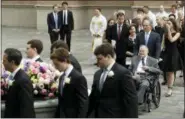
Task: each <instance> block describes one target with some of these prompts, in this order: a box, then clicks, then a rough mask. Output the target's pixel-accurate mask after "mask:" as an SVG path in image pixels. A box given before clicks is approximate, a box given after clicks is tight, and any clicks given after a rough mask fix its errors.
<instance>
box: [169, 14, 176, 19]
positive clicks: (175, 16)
mask: <svg viewBox="0 0 185 119" xmlns="http://www.w3.org/2000/svg"><path fill="white" fill-rule="evenodd" d="M171 16H173V17H174V18H175V19H176V16H175V15H174V14H169V16H168V17H169V18H170V17H171Z"/></svg>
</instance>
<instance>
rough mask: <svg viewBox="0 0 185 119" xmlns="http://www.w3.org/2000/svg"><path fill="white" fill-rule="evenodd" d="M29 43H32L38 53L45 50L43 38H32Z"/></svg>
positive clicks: (31, 45)
mask: <svg viewBox="0 0 185 119" xmlns="http://www.w3.org/2000/svg"><path fill="white" fill-rule="evenodd" d="M27 44H30V47H31V48H36V50H37V53H38V54H41V52H42V50H43V44H42V41H41V40H37V39H32V40H30V41H28V42H27Z"/></svg>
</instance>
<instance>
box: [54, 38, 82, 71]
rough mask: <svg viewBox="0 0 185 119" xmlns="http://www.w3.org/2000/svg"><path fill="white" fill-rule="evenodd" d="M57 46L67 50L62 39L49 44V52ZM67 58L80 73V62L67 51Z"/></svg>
mask: <svg viewBox="0 0 185 119" xmlns="http://www.w3.org/2000/svg"><path fill="white" fill-rule="evenodd" d="M57 48H64V49H66V50H69V48H68V46H67V44H66V43H65V42H64V41H61V40H60V41H55V42H54V43H53V44H52V46H51V53H52V52H53V51H54V50H55V49H57ZM69 60H70V62H71V64H72V65H73V67H74V68H75V69H76V70H77V71H79V72H80V73H82V68H81V66H80V63H79V62H78V60H77V59H76V58H75V56H74V55H73V54H71V53H70V52H69Z"/></svg>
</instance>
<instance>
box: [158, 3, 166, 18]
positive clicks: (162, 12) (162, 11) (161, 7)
mask: <svg viewBox="0 0 185 119" xmlns="http://www.w3.org/2000/svg"><path fill="white" fill-rule="evenodd" d="M156 17H161V18H162V17H168V13H167V12H166V11H165V10H164V6H163V5H161V6H160V12H158V13H157V14H156Z"/></svg>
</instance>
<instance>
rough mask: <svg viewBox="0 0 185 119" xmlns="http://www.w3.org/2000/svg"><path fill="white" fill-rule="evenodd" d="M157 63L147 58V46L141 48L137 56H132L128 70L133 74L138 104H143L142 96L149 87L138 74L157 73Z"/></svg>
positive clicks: (146, 81)
mask: <svg viewBox="0 0 185 119" xmlns="http://www.w3.org/2000/svg"><path fill="white" fill-rule="evenodd" d="M158 68H159V67H158V61H157V59H154V58H152V57H150V56H148V48H147V46H144V45H143V46H141V47H140V50H139V55H138V56H134V57H133V58H132V61H131V65H130V67H129V69H130V70H131V71H132V73H133V74H134V76H133V78H134V79H135V82H136V85H137V87H138V103H139V104H143V101H144V95H145V92H146V89H147V88H148V87H149V82H148V80H143V79H142V76H141V77H140V76H139V75H138V73H145V72H146V71H149V72H152V73H159V72H160V70H159V69H158Z"/></svg>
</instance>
